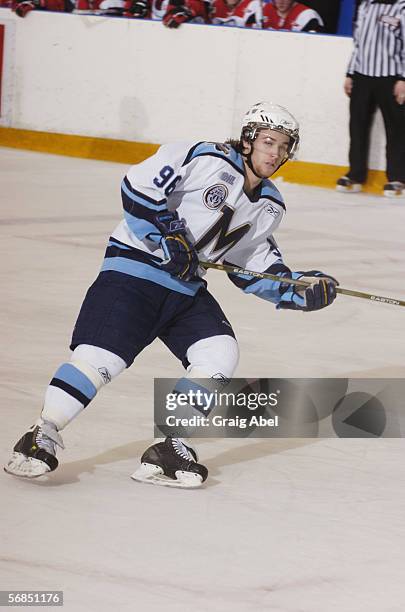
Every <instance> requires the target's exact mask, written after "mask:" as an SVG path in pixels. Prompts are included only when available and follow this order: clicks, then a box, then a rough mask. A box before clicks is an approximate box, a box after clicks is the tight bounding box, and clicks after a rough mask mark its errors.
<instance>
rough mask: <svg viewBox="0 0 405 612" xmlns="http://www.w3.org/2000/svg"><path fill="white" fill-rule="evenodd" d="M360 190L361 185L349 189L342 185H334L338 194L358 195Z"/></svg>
mask: <svg viewBox="0 0 405 612" xmlns="http://www.w3.org/2000/svg"><path fill="white" fill-rule="evenodd" d="M361 190H362V187H361V185H352V186H350V187H345V186H344V185H336V191H339V192H340V193H360V192H361Z"/></svg>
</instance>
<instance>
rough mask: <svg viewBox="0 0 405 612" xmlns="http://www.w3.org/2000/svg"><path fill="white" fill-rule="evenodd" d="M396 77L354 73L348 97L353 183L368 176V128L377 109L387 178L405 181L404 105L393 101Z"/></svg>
mask: <svg viewBox="0 0 405 612" xmlns="http://www.w3.org/2000/svg"><path fill="white" fill-rule="evenodd" d="M396 81H397V79H396V78H395V77H370V76H365V75H363V74H359V73H355V74H354V75H353V89H352V94H351V96H350V150H349V163H350V171H349V172H348V173H347V176H348V177H349V178H350V179H351V180H352V181H355V182H356V183H364V182H365V180H366V178H367V170H368V154H369V144H370V129H371V124H372V119H373V116H374V113H375V111H376V109H377V107H379V108H380V110H381V113H382V116H383V119H384V125H385V133H386V137H387V148H386V154H387V178H388V180H389V181H401V182H402V183H405V105H404V104H403V105H402V106H401V105H400V104H398V103H397V101H396V100H395V97H394V94H393V89H394V84H395V82H396Z"/></svg>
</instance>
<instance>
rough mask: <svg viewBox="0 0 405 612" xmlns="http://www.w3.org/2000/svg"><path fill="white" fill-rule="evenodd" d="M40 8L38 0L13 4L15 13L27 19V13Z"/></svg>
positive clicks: (27, 0) (25, 0)
mask: <svg viewBox="0 0 405 612" xmlns="http://www.w3.org/2000/svg"><path fill="white" fill-rule="evenodd" d="M38 8H41V5H40V2H39V1H38V0H22V2H15V3H13V11H14V12H15V14H16V15H18V16H19V17H25V16H26V15H27V13H29V12H30V11H33V10H35V9H38Z"/></svg>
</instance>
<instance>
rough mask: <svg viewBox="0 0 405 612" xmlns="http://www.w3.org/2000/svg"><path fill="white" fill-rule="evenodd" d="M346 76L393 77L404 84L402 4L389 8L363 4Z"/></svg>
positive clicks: (404, 21) (400, 0)
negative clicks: (356, 73) (358, 74)
mask: <svg viewBox="0 0 405 612" xmlns="http://www.w3.org/2000/svg"><path fill="white" fill-rule="evenodd" d="M353 40H354V51H353V54H352V57H351V59H350V62H349V67H348V69H347V75H348V76H351V75H353V74H354V73H355V72H359V73H360V74H365V75H366V76H373V77H386V76H396V77H397V78H398V79H401V80H405V0H397V1H396V2H394V3H392V4H389V3H384V2H378V1H375V0H363V2H362V3H361V4H360V8H359V12H358V16H357V20H356V24H355V29H354V35H353Z"/></svg>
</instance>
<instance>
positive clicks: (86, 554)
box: [0, 149, 405, 612]
mask: <svg viewBox="0 0 405 612" xmlns="http://www.w3.org/2000/svg"><path fill="white" fill-rule="evenodd" d="M125 170H126V167H125V166H123V165H119V164H109V163H105V162H96V161H85V160H80V159H70V158H63V157H57V156H50V155H43V154H38V153H28V152H20V151H15V150H12V149H0V184H1V191H0V204H1V219H0V232H1V242H0V248H1V251H2V266H1V271H0V274H1V286H2V299H1V309H2V317H1V326H2V327H1V339H2V347H3V348H2V354H1V396H0V402H1V414H2V427H1V428H0V439H1V460H2V461H3V462H4V461H5V460H6V459H7V457H8V454H9V452H10V449H11V447H12V446H13V444H14V443H15V441H16V440H17V439H18V438H19V437H20V435H21V434H22V433H24V432H25V431H26V430H27V427H28V426H30V425H31V424H32V423H33V422H34V420H35V419H36V417H37V415H38V412H39V410H40V408H41V403H42V397H43V392H44V389H45V387H46V385H47V383H48V381H49V379H50V378H51V376H52V375H53V373H54V371H55V369H56V368H57V367H58V365H59V364H60V363H61V362H62V361H64V360H66V359H67V358H68V355H69V351H68V348H67V347H68V343H69V339H70V333H71V328H72V326H73V323H74V321H75V317H76V315H77V312H78V309H79V306H80V303H81V300H82V298H83V295H84V292H85V290H86V289H87V287H88V285H89V284H90V282H92V280H93V279H94V278H95V276H96V274H97V271H98V269H99V266H100V264H101V261H102V258H103V253H104V247H105V243H106V238H107V237H108V235H109V233H110V232H111V230H112V228H113V227H114V225H115V223H116V222H118V220H119V219H120V216H121V204H120V196H119V185H120V180H121V177H122V175H123V174H124V172H125ZM279 188H280V189H281V190H282V192H283V194H284V196H285V198H286V201H287V211H288V214H287V216H286V219H285V221H284V224H283V226H282V228H281V229H280V231H279V232H278V234H277V239H278V242H279V244H280V247H281V249H282V252H283V253H284V256H285V260H286V263H287V264H289V265H290V267H292V268H294V269H305V268H310V269H311V268H320V269H322V270H325V271H327V272H329V273H330V274H333V275H334V276H336V277H337V278H338V279H339V280H340V282H341V284H342V286H344V287H347V288H351V289H359V290H362V291H366V292H375V293H377V294H381V295H387V296H390V297H398V298H402V299H404V298H405V240H404V228H405V198H403V199H402V200H398V201H395V202H391V201H390V200H387V199H384V198H381V197H373V196H369V195H345V194H339V193H335V192H333V191H329V190H324V189H319V188H312V187H302V186H299V185H290V184H285V183H279ZM207 278H208V280H209V286H210V289H211V291H212V292H213V293H214V295H215V296H216V297H217V299H218V300H219V301H220V303H221V305H222V307H223V308H224V310H225V311H226V313H227V315H228V316H229V318H230V320H231V322H232V323H233V325H234V328H235V330H236V331H237V334H238V338H239V342H240V346H241V361H240V365H239V368H238V371H237V375H238V376H239V377H243V376H246V377H249V376H250V377H259V376H261V377H266V378H268V377H293V376H296V377H311V376H314V377H317V376H320V377H327V376H356V377H403V376H404V375H405V345H404V332H403V330H404V322H405V309H404V308H399V307H394V306H389V305H383V304H376V303H372V302H368V301H366V300H361V299H355V298H351V297H339V299H338V300H337V301H336V303H335V305H334V306H333V307H331V308H328V309H325V310H324V311H321V312H318V313H309V314H302V313H296V312H279V311H276V310H275V309H274V308H273V307H272V306H271V305H270V304H267V303H265V302H262V301H260V300H258V299H256V298H254V297H253V296H243V294H242V293H241V292H240V291H239V290H238V289H236V288H235V287H234V286H233V285H232V284H231V283H230V282H229V281H228V280H227V277H226V275H225V274H223V273H220V272H215V271H210V272H209V273H208V275H207ZM181 372H182V368H181V365H180V364H179V362H177V361H176V360H175V359H174V358H172V356H171V355H170V353H169V352H168V350H167V349H166V348H165V347H164V346H163V345H162V344H160V343H158V342H155V343H154V344H152V345H151V346H150V347H149V348H148V349H147V350H145V351H144V353H143V354H142V355H141V356H140V357H139V358H138V359H137V360H136V362H135V364H134V365H133V367H132V368H131V369H130V370H128V371H126V372H125V373H124V374H123V375H122V376H121V377H120V378H119V379H117V380H116V381H114V382H113V384H112V385H111V386H109V387H107V388H106V389H104V390H103V391H102V393H100V395H99V397H98V398H97V399H96V400H95V402H94V403H93V404H91V405H90V406H89V407H88V408H87V409H86V411H85V412H84V413H83V414H82V415H81V417H80V418H78V419H77V420H76V421H75V422H74V423H72V424H71V426H70V427H69V428H68V429H66V430H65V431H64V433H63V435H64V441H65V445H66V450H65V451H61V452H60V453H59V458H60V461H61V466H60V468H59V469H58V470H57V471H56V472H54V473H53V474H51V475H50V476H49V477H47V478H45V479H43V480H38V481H31V482H29V481H22V480H19V479H16V478H13V477H10V476H7V475H5V474H3V475H2V476H1V477H0V489H1V516H2V520H1V522H0V533H1V535H0V541H1V549H0V567H1V570H0V576H1V578H0V589H3V590H16V589H24V590H30V589H31V590H44V589H45V590H46V589H60V590H63V591H64V593H65V605H64V608H63V609H64V610H66V612H82V611H83V612H88V611H93V610H94V611H100V612H109V611H110V610H114V611H115V610H116V611H117V612H118V611H119V612H126V611H133V610H135V611H138V610H142V611H143V612H155V611H156V612H157V611H159V612H160V611H161V610H162V609H163V610H165V611H167V612H183V611H184V612H185V611H190V610H192V611H193V612H203V611H206V610H211V611H214V612H228V611H233V612H249V611H255V612H257V611H259V612H261V611H264V610H266V611H267V610H269V611H271V612H335V611H336V612H337V611H339V612H342V611H344V612H382V611H384V612H388V611H390V612H394V611H398V612H399V611H401V612H402V611H403V609H404V604H403V601H404V595H405V592H404V591H405V589H404V582H405V545H404V536H405V527H404V525H405V522H404V515H405V493H404V482H405V461H404V454H405V448H404V442H403V440H399V439H392V440H390V439H380V440H370V439H350V440H343V439H324V440H305V439H285V440H280V439H277V440H263V439H261V440H249V439H247V440H224V441H222V440H202V441H201V442H200V443H199V444H198V447H199V451H200V456H201V458H202V459H203V461H204V462H205V463H206V464H207V466H208V468H209V469H210V479H209V481H208V482H207V484H206V486H205V487H204V488H202V489H199V490H196V491H183V490H174V489H167V488H159V487H151V486H145V485H142V484H138V483H136V482H134V481H133V480H131V479H130V477H129V475H130V474H131V473H132V472H133V470H134V468H135V466H136V464H137V462H138V457H139V455H140V454H141V453H142V451H143V450H144V449H145V447H146V446H147V445H148V444H149V443H150V440H151V436H152V408H151V406H152V390H153V377H154V376H166V377H176V376H179V375H181ZM39 609H41V610H42V609H45V608H42V607H41V608H39Z"/></svg>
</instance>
